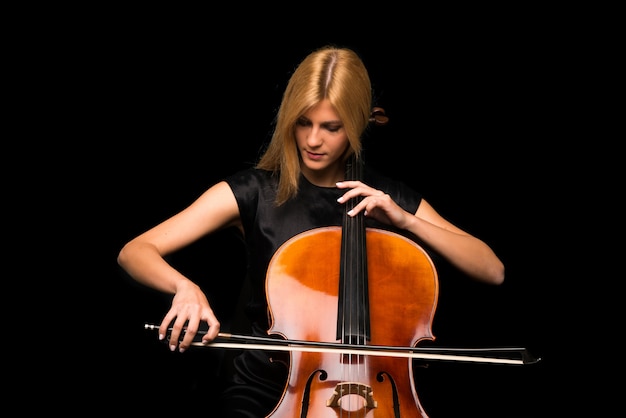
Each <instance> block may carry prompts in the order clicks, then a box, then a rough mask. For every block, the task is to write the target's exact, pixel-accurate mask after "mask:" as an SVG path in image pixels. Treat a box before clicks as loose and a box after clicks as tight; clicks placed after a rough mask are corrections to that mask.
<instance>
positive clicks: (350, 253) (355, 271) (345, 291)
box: [337, 155, 370, 345]
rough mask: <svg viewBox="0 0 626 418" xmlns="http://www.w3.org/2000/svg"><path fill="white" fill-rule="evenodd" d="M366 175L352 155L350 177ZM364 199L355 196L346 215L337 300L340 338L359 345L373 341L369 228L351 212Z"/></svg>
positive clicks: (359, 178)
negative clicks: (370, 302)
mask: <svg viewBox="0 0 626 418" xmlns="http://www.w3.org/2000/svg"><path fill="white" fill-rule="evenodd" d="M362 176H363V162H362V161H361V160H360V159H357V158H356V156H355V155H352V156H351V157H350V160H349V161H348V163H347V165H346V179H348V180H361V179H362ZM361 199H362V198H361V197H358V198H354V199H351V200H350V201H349V202H348V203H347V204H346V211H345V213H344V216H343V225H342V239H341V258H340V263H341V266H340V270H339V271H340V276H339V291H338V300H337V302H338V307H337V308H338V310H337V312H338V315H337V340H339V341H342V342H343V343H344V344H357V345H364V344H367V342H368V341H369V340H370V312H369V292H368V286H367V248H366V239H365V237H366V230H365V221H364V219H363V215H362V214H361V213H359V214H358V215H357V216H354V217H351V216H349V215H348V214H347V212H348V211H350V210H351V209H353V208H354V206H356V205H357V204H358V203H359V202H360V201H361Z"/></svg>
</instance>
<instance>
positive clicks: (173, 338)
mask: <svg viewBox="0 0 626 418" xmlns="http://www.w3.org/2000/svg"><path fill="white" fill-rule="evenodd" d="M186 322H187V318H185V317H184V316H177V317H176V321H174V324H172V331H171V333H170V341H169V342H170V350H171V351H174V350H176V346H177V345H178V342H179V340H180V339H181V335H183V330H184V327H185V323H186Z"/></svg>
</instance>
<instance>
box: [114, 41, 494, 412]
mask: <svg viewBox="0 0 626 418" xmlns="http://www.w3.org/2000/svg"><path fill="white" fill-rule="evenodd" d="M380 113H381V112H380V110H379V111H378V112H374V114H373V112H372V89H371V84H370V79H369V75H368V72H367V70H366V68H365V66H364V64H363V62H362V60H361V59H360V57H359V56H358V55H357V54H356V53H355V52H354V51H352V50H350V49H347V48H339V47H334V46H327V47H323V48H320V49H318V50H316V51H314V52H312V53H311V54H310V55H308V56H307V57H305V59H304V60H303V61H302V62H301V63H300V64H299V66H298V67H297V68H296V70H295V71H294V73H293V75H292V76H291V78H290V80H289V83H288V85H287V88H286V90H285V92H284V95H283V98H282V103H281V105H280V108H279V110H278V114H277V119H276V126H275V130H274V132H273V135H272V138H271V141H270V143H269V145H268V148H267V150H266V151H265V152H264V154H263V155H262V156H261V158H260V160H259V161H258V163H257V164H256V166H255V167H251V168H249V169H245V170H243V171H241V172H238V173H235V174H232V175H230V176H228V177H226V178H225V179H224V180H223V181H220V182H218V183H216V184H215V185H213V186H212V187H210V188H209V189H208V190H206V191H205V192H204V193H203V194H202V195H201V196H200V197H199V198H198V199H197V200H196V201H194V202H193V203H192V204H191V205H189V206H188V207H187V208H185V209H183V210H182V211H181V212H179V213H178V214H175V215H174V216H172V217H171V218H169V219H167V220H165V221H164V222H162V223H160V224H159V225H156V226H155V227H153V228H152V229H150V230H148V231H146V232H144V233H142V234H141V235H139V236H137V237H136V238H134V239H132V240H131V241H130V242H128V243H127V244H126V245H125V246H124V247H123V248H122V250H121V251H120V253H119V256H118V262H119V264H120V265H121V266H122V267H123V268H124V269H125V270H126V272H128V273H129V275H130V276H131V277H133V278H134V279H135V280H137V281H138V282H140V283H143V284H145V285H147V286H149V287H152V288H154V289H157V290H160V291H162V292H166V293H169V294H171V295H173V298H172V304H171V308H170V309H169V311H168V312H167V313H166V314H165V316H164V318H163V321H162V323H161V324H160V327H159V338H160V339H164V338H166V337H168V334H169V341H170V342H171V343H170V344H171V345H170V349H171V350H172V351H174V350H178V351H180V352H184V351H185V350H187V349H188V348H189V347H190V345H191V343H192V341H193V339H194V337H195V336H196V334H197V331H198V329H199V327H200V324H201V323H202V322H206V324H208V326H209V328H208V331H207V332H206V334H204V335H203V336H202V341H204V342H210V341H212V340H214V339H215V338H216V337H217V335H218V332H219V331H220V319H219V318H217V317H216V316H215V314H214V311H213V310H212V307H211V305H210V304H209V302H208V299H207V297H206V295H205V294H204V293H203V292H202V290H201V288H200V287H199V286H198V285H197V284H196V283H194V282H193V281H192V280H191V279H190V278H188V277H185V276H184V275H183V274H181V272H179V271H177V270H176V269H175V268H173V267H172V265H170V264H169V263H168V262H167V261H166V259H165V257H166V256H167V255H168V254H171V253H174V252H176V251H178V250H180V249H182V248H183V247H185V246H188V245H190V244H191V243H193V242H195V241H197V240H199V239H200V238H202V237H203V236H206V235H207V234H211V233H213V232H215V231H218V230H220V229H223V228H227V227H236V228H237V229H238V230H239V231H241V234H242V236H243V238H244V240H245V243H246V246H247V251H248V255H247V257H248V278H249V280H250V283H251V298H250V300H249V302H248V305H247V306H246V313H247V315H248V317H249V320H250V322H251V324H252V330H253V335H255V336H267V335H268V329H269V327H270V324H269V318H268V301H267V300H266V289H265V281H266V273H267V270H268V265H269V263H270V260H271V258H272V256H273V255H274V254H275V252H276V251H277V250H278V249H279V247H280V246H281V245H282V244H284V243H285V242H286V241H288V240H289V239H290V238H292V237H294V236H296V235H298V234H300V233H302V232H305V231H309V230H313V229H315V228H320V227H326V226H340V225H342V222H343V217H344V214H345V208H346V206H345V205H346V203H347V202H352V203H354V202H355V201H358V200H360V202H358V204H356V205H354V207H353V208H352V210H351V211H350V212H349V216H352V217H354V216H357V215H359V214H361V215H362V216H364V219H365V223H366V225H368V226H374V227H377V228H382V229H388V230H391V231H395V232H398V233H401V234H402V235H404V236H407V237H410V238H412V239H413V240H414V241H416V242H419V243H420V244H421V245H423V246H424V247H425V248H426V249H427V251H429V252H432V253H433V254H437V255H438V256H439V257H442V258H444V259H445V260H447V261H448V262H449V263H451V264H452V265H453V266H455V267H457V268H458V269H459V270H460V271H462V272H463V273H465V275H467V276H468V277H470V278H472V279H475V280H478V281H481V282H484V283H488V284H496V285H497V284H501V283H502V282H503V280H504V266H503V264H502V262H501V261H500V260H499V258H498V257H497V256H496V254H494V252H493V251H492V249H491V248H490V247H489V246H488V245H487V244H486V243H484V242H483V241H481V240H480V239H478V238H476V237H474V236H472V235H471V234H469V233H468V232H466V231H464V230H462V229H460V228H458V227H456V226H455V225H454V224H452V223H450V222H449V221H448V220H446V219H444V218H443V217H442V216H441V215H439V214H438V213H437V211H436V210H435V209H434V208H433V207H432V206H431V205H430V204H429V203H428V202H427V201H425V200H424V199H423V198H422V196H421V195H420V193H418V192H416V191H414V190H412V189H411V188H409V187H407V186H406V185H405V184H404V183H403V182H400V181H396V180H394V179H391V178H388V177H385V176H383V175H381V174H379V173H377V172H375V171H374V170H373V169H372V168H370V167H369V166H367V164H365V165H364V173H363V176H362V177H361V180H360V181H357V180H346V164H347V162H348V161H349V160H350V158H353V157H355V158H357V160H358V159H359V158H360V157H361V151H362V148H361V141H362V138H363V136H364V135H365V134H366V132H367V129H368V125H369V124H371V123H376V121H379V122H384V117H382V118H381V114H380ZM355 199H356V200H355ZM302 262H304V263H306V262H313V261H312V260H302ZM170 327H171V331H168V328H170ZM177 342H178V343H177ZM276 355H277V354H276V353H274V352H270V351H266V350H243V352H242V354H241V355H239V356H238V357H237V358H236V359H235V361H234V368H233V369H234V372H235V376H233V379H232V384H231V385H229V387H228V389H227V390H226V392H225V394H224V398H223V400H222V402H220V405H221V406H223V407H224V408H225V411H223V412H222V413H223V414H224V415H222V416H228V417H235V416H249V417H259V416H266V415H267V414H269V413H270V412H271V411H272V409H273V408H274V407H275V406H276V405H277V403H278V402H279V400H280V397H281V395H282V394H283V392H284V391H285V383H286V379H287V376H288V372H289V368H288V364H286V363H285V362H282V361H275V360H276Z"/></svg>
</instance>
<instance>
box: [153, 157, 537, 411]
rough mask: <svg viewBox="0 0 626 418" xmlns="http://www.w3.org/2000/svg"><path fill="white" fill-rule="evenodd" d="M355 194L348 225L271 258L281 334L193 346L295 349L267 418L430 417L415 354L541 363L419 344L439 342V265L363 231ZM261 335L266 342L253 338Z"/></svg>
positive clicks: (357, 165) (309, 236)
mask: <svg viewBox="0 0 626 418" xmlns="http://www.w3.org/2000/svg"><path fill="white" fill-rule="evenodd" d="M347 168H348V170H347V173H346V178H348V179H360V178H361V174H362V173H361V170H362V163H361V162H360V161H358V160H354V159H353V160H352V161H350V162H349V164H348V165H347ZM358 201H359V199H358V198H356V199H352V200H351V201H349V202H348V203H347V204H346V213H344V221H343V225H342V226H341V227H334V226H333V227H324V228H317V229H313V230H310V231H306V232H303V233H301V234H299V235H296V236H294V237H293V238H291V239H290V240H288V241H287V242H285V243H284V244H283V245H282V246H281V247H280V248H279V249H278V250H277V252H276V253H275V255H274V256H273V258H272V259H271V260H270V264H269V266H268V270H267V280H266V293H267V300H268V315H269V319H270V329H269V330H268V334H269V335H273V336H274V337H279V338H260V337H252V336H237V335H232V334H225V333H220V334H219V335H218V338H217V339H216V340H215V341H213V342H211V343H202V342H195V343H193V344H192V345H197V346H203V347H213V348H242V349H267V350H284V351H289V352H290V362H289V375H288V380H287V382H286V385H285V389H284V392H283V394H282V396H281V399H280V401H279V403H278V404H277V405H276V407H275V408H274V410H273V411H272V412H271V413H270V415H268V416H267V417H268V418H282V417H300V418H304V417H315V418H325V417H348V416H350V417H370V418H371V417H383V418H386V417H411V418H427V417H428V416H427V414H426V413H425V411H424V409H423V408H422V406H421V404H420V401H419V398H418V396H417V393H416V390H415V384H414V381H413V369H412V367H413V363H412V361H411V359H413V358H421V359H434V360H455V361H472V362H490V363H502V364H529V363H534V362H537V361H538V360H536V359H533V358H532V357H531V356H530V355H528V353H527V352H526V350H525V349H520V348H510V349H473V350H471V349H469V350H468V349H449V348H448V349H446V348H426V349H424V348H421V347H417V345H418V343H419V342H420V341H422V340H425V339H430V340H434V337H433V335H432V331H431V326H432V320H433V317H434V313H435V308H436V305H437V299H438V278H437V272H436V270H435V268H434V265H433V262H432V260H431V259H430V258H429V256H428V255H427V253H426V252H425V251H424V250H423V249H422V248H421V247H420V246H419V245H418V244H417V243H416V242H414V241H412V240H410V239H408V238H406V237H404V236H402V235H399V234H396V233H393V232H390V231H387V230H380V229H373V228H366V226H365V221H364V217H363V216H362V215H361V214H359V215H357V216H356V217H354V218H352V217H349V216H348V215H347V212H348V211H349V210H350V209H352V208H353V207H354V206H355V205H356V204H357V203H358ZM303 260H304V261H303ZM145 327H146V328H150V329H156V328H158V327H155V326H154V325H146V326H145ZM202 333H203V332H199V333H198V334H199V335H200V334H202ZM224 340H241V341H245V342H246V343H245V344H237V343H229V342H224ZM255 342H258V343H259V344H258V345H257V344H251V343H255ZM458 352H466V353H470V352H472V353H475V352H491V353H496V352H499V353H505V354H506V353H513V352H514V353H517V354H520V355H521V357H522V358H521V359H520V360H516V359H509V358H502V357H498V358H486V357H483V356H476V355H468V356H459V355H456V353H458Z"/></svg>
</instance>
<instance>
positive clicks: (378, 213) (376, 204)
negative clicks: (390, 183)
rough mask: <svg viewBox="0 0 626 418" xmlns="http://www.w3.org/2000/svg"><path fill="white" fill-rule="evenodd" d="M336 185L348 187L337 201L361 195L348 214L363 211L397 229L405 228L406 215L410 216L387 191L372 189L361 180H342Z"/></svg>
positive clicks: (368, 215) (344, 200) (346, 200)
mask: <svg viewBox="0 0 626 418" xmlns="http://www.w3.org/2000/svg"><path fill="white" fill-rule="evenodd" d="M337 187H338V188H340V189H350V190H348V191H347V192H346V193H344V194H343V196H341V197H340V198H339V199H337V201H338V202H339V203H345V202H348V201H349V200H350V199H353V198H355V197H357V196H362V197H363V200H361V201H360V202H359V203H358V204H356V205H355V206H354V208H352V210H350V211H349V212H348V215H349V216H356V215H357V214H359V213H360V212H363V214H364V215H365V216H367V217H370V218H373V219H376V220H377V221H379V222H382V223H385V224H387V225H393V226H395V227H396V228H399V229H405V228H406V226H407V223H408V220H409V218H408V216H412V215H411V214H410V213H409V212H407V211H405V210H404V209H402V208H401V207H400V206H398V204H397V203H396V202H395V201H394V200H393V199H392V198H391V196H389V195H388V194H387V193H385V192H383V191H382V190H377V189H374V188H372V187H370V186H368V185H367V184H365V183H363V182H361V181H342V182H339V183H337Z"/></svg>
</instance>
